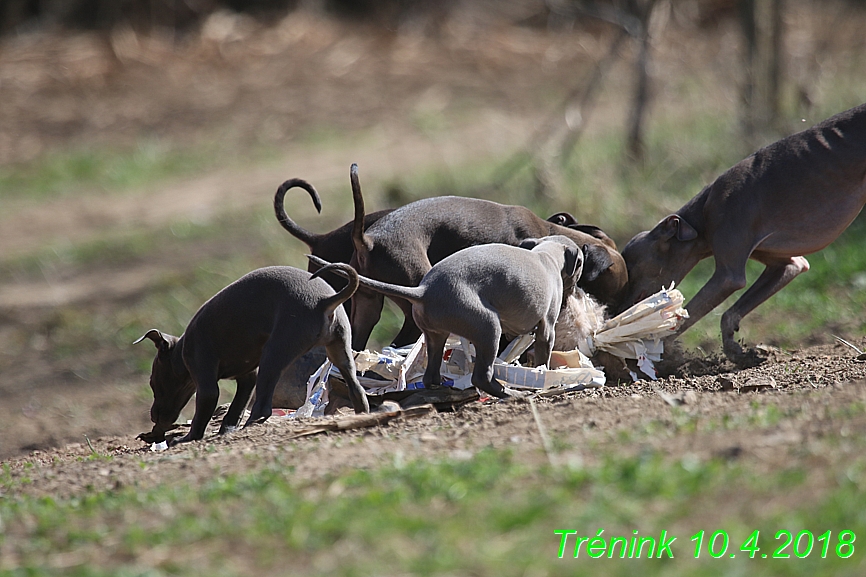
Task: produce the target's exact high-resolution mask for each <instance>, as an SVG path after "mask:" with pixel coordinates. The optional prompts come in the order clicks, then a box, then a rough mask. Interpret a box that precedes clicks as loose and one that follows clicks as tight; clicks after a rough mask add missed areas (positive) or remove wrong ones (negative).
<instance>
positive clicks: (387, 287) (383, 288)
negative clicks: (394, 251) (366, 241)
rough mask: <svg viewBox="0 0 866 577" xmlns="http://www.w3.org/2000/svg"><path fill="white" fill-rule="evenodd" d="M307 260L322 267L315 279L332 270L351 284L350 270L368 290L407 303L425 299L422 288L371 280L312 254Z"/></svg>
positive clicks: (350, 268)
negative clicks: (320, 274)
mask: <svg viewBox="0 0 866 577" xmlns="http://www.w3.org/2000/svg"><path fill="white" fill-rule="evenodd" d="M307 258H308V259H310V260H311V261H312V262H314V263H315V264H317V265H320V266H321V267H322V268H320V269H319V270H317V271H316V273H315V274H314V275H313V276H314V277H315V276H318V275H319V273H321V272H322V271H325V270H332V271H334V272H335V273H337V274H340V275H342V276H344V277H346V278H348V279H350V284H351V276H349V273H348V272H347V271H346V269H349V270H350V271H352V273H354V275H355V277H356V278H357V279H358V282H359V284H360V285H361V286H363V287H365V288H368V289H371V290H374V291H376V292H378V293H382V294H383V295H385V296H389V297H397V298H401V299H406V300H407V301H409V302H412V303H415V302H418V301H420V300H421V299H422V298H424V289H423V288H422V287H411V286H400V285H396V284H390V283H386V282H381V281H377V280H373V279H371V278H367V277H365V276H362V275H359V274H358V273H357V272H356V271H355V269H353V268H352V267H350V266H349V265H342V266H338V265H339V263H337V264H331V263H329V262H328V261H326V260H324V259H321V258H319V257H317V256H315V255H312V254H308V255H307ZM344 267H345V268H344ZM343 290H345V289H343ZM341 292H342V291H341ZM353 292H354V291H353Z"/></svg>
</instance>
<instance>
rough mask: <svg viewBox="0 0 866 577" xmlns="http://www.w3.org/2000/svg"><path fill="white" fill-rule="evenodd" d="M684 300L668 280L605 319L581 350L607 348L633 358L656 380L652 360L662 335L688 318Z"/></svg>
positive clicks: (661, 348)
mask: <svg viewBox="0 0 866 577" xmlns="http://www.w3.org/2000/svg"><path fill="white" fill-rule="evenodd" d="M683 302H684V298H683V294H682V293H681V292H680V291H679V290H677V289H675V288H674V285H673V283H671V286H670V287H669V288H662V290H660V291H659V292H657V293H655V294H654V295H652V296H650V297H647V298H645V299H644V300H642V301H641V302H639V303H637V304H635V305H634V306H632V307H631V308H629V309H627V310H625V311H623V312H621V313H620V314H618V315H616V316H615V317H613V318H611V319H609V320H607V321H606V322H605V323H604V325H603V326H602V327H601V329H599V330H598V331H596V332H595V334H594V335H593V336H592V339H590V342H587V343H585V346H581V347H580V350H581V352H583V353H584V354H585V355H587V356H590V357H591V356H593V355H594V354H595V353H596V352H597V351H606V352H608V353H610V354H612V355H615V356H617V357H621V358H624V359H636V360H637V365H638V367H639V368H640V370H641V371H642V372H643V373H644V374H646V375H647V376H648V377H650V378H651V379H653V380H655V379H656V377H657V374H656V370H655V366H654V365H653V363H654V362H658V361H660V360H661V358H662V353H664V350H665V347H664V342H663V340H662V339H664V338H666V337H669V336H671V335H672V334H673V333H674V332H676V330H677V329H678V328H679V327H680V325H682V323H683V321H684V320H685V319H687V318H689V313H688V311H687V310H686V309H684V308H683ZM636 377H637V375H634V374H632V378H633V379H634V380H638V379H637V378H636Z"/></svg>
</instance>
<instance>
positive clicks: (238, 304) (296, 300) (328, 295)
mask: <svg viewBox="0 0 866 577" xmlns="http://www.w3.org/2000/svg"><path fill="white" fill-rule="evenodd" d="M334 268H335V269H338V270H341V271H342V272H343V273H344V274H345V275H346V276H347V277H348V278H349V284H348V285H347V286H345V287H344V288H343V289H342V290H341V291H340V292H338V293H335V292H334V290H333V289H332V288H331V287H330V286H328V284H327V283H325V281H323V280H321V279H318V278H313V276H312V275H310V273H308V272H306V271H302V270H300V269H297V268H294V267H289V266H273V267H267V268H261V269H258V270H255V271H253V272H251V273H249V274H247V275H245V276H243V277H241V278H240V279H238V280H237V281H235V282H233V283H232V284H230V285H229V286H227V287H226V288H224V289H223V290H221V291H220V292H218V293H217V294H216V295H214V296H213V297H212V298H211V299H210V300H208V301H207V302H206V303H205V304H203V305H202V307H201V308H200V309H199V310H198V312H197V313H196V314H195V315H194V316H193V317H192V320H191V321H190V322H189V325H188V326H187V328H186V331H184V333H183V335H181V336H180V337H174V336H171V335H166V334H163V333H161V332H160V331H158V330H156V329H151V330H150V331H148V332H147V334H145V335H144V336H143V337H141V338H140V339H138V340H137V341H135V343H134V344H137V343H140V342H141V341H143V340H144V339H150V340H151V341H153V343H154V344H155V345H156V349H157V353H156V358H155V359H154V360H153V369H152V371H151V375H150V387H151V389H153V406H152V407H151V409H150V418H151V420H152V421H153V422H154V426H153V430H152V431H151V432H150V433H142V435H140V436H139V437H140V438H141V439H142V440H144V441H147V442H154V441H156V442H158V441H161V440H163V438H164V435H165V432H166V431H168V430H170V429H171V428H172V426H173V424H174V422H175V420H176V419H177V417H178V415H179V414H180V411H181V409H183V407H184V405H186V403H187V402H188V401H189V399H190V397H192V394H193V393H195V394H196V399H195V416H193V419H192V425H191V427H190V430H189V433H188V434H187V435H186V436H184V437H183V438H181V439H178V440H174V441H173V443H172V444H176V443H184V442H187V441H195V440H198V439H201V438H202V437H203V436H204V432H205V428H206V427H207V423H208V421H210V418H211V417H212V416H213V414H214V410H215V409H216V406H217V402H218V401H219V386H218V385H217V382H218V381H219V380H220V379H235V380H236V381H237V384H238V388H237V393H236V394H235V398H234V400H233V401H232V403H231V405H230V406H229V409H228V413H226V416H225V417H224V418H223V422H222V426H221V427H220V431H219V432H220V434H222V433H225V432H226V431H228V430H231V429H232V428H234V427H235V426H237V424H238V421H239V420H240V417H241V415H242V413H243V410H244V408H245V407H246V405H247V402H248V401H249V398H250V395H251V394H252V392H253V388H255V391H256V400H255V403H253V408H252V411H251V413H250V417H249V419H247V422H246V425H249V424H251V423H257V422H262V421H264V420H266V419H267V418H268V417H270V416H271V400H272V398H273V395H274V387H276V385H277V381H278V380H279V378H280V375H281V374H282V373H283V371H285V369H286V368H287V367H288V366H289V365H291V364H292V363H293V362H294V361H295V360H296V359H298V358H299V357H300V356H301V355H303V354H304V353H306V352H307V351H309V350H310V349H311V348H313V347H315V346H324V347H325V349H326V351H327V354H328V358H329V359H330V360H331V361H332V362H333V363H334V365H335V366H336V367H337V368H338V369H339V370H340V373H341V374H342V375H343V378H344V379H345V381H346V383H349V396H350V398H351V401H352V405H353V407H354V409H355V412H356V413H365V412H369V410H370V406H369V404H368V401H367V397H366V395H365V393H364V389H363V388H362V387H361V385H360V384H359V383H358V379H357V377H356V375H355V362H354V357H353V356H352V351H351V349H350V348H349V341H350V339H351V330H350V328H349V319H348V317H347V316H346V312H345V311H344V310H343V307H342V306H341V305H342V304H343V302H345V301H346V299H348V298H349V297H351V296H352V293H354V292H355V290H356V289H357V288H358V275H357V273H356V272H355V271H354V269H352V268H351V267H350V266H348V265H346V264H336V265H334ZM257 369H258V370H257Z"/></svg>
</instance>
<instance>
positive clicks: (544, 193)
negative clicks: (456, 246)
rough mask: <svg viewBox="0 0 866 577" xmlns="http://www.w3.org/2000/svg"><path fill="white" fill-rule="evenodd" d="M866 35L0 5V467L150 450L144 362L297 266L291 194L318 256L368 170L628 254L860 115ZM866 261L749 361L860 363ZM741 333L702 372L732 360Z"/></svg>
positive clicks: (190, 7)
mask: <svg viewBox="0 0 866 577" xmlns="http://www.w3.org/2000/svg"><path fill="white" fill-rule="evenodd" d="M864 29H866V2H863V1H854V0H609V1H596V2H583V1H577V0H546V1H545V0H498V1H494V0H474V1H473V0H443V1H432V0H414V1H413V0H384V1H375V2H374V1H372V0H354V1H353V0H297V1H287V0H282V1H278V0H251V1H247V2H242V1H239V0H232V1H228V0H226V1H220V0H122V1H118V0H2V1H0V458H4V457H8V456H10V455H13V454H15V453H16V452H18V451H21V450H28V449H36V448H40V447H44V446H49V445H53V444H59V443H64V442H68V441H70V440H77V441H80V440H81V436H82V435H83V434H89V435H98V434H124V435H130V434H135V433H137V432H139V431H143V430H147V429H149V421H148V417H147V409H148V407H149V405H150V402H151V400H152V395H151V392H150V389H149V387H148V385H147V379H148V375H149V372H150V361H151V359H152V357H153V348H152V346H150V345H149V343H145V344H141V345H138V346H136V347H132V346H131V343H132V341H134V340H135V339H136V338H138V337H139V336H141V334H143V333H144V332H145V331H146V330H147V329H149V328H154V327H155V328H159V329H161V330H163V331H166V332H169V333H172V334H180V333H181V332H182V331H183V329H184V327H185V326H186V324H187V322H188V321H189V319H190V317H191V316H192V314H193V313H194V312H195V311H196V310H197V308H198V307H199V306H200V305H201V304H202V303H203V302H204V301H205V300H206V299H207V298H209V297H210V296H211V295H213V294H214V293H215V292H216V291H217V290H219V289H220V288H222V287H223V286H225V285H226V284H228V283H229V282H231V281H233V280H235V279H236V278H238V277H239V276H241V275H242V274H244V273H246V272H248V271H249V270H252V269H254V268H256V267H259V266H264V265H272V264H288V265H294V266H298V267H301V268H305V267H306V261H305V259H304V256H303V255H304V254H305V252H306V246H305V245H303V244H302V243H300V242H299V241H297V240H296V239H294V238H292V237H290V236H289V235H288V234H286V233H285V232H284V231H283V230H282V229H281V228H280V227H279V225H278V224H277V222H276V220H275V219H274V217H273V213H272V208H271V203H272V199H273V193H274V191H275V190H276V188H277V186H278V185H279V184H280V183H281V182H283V181H284V180H285V179H287V178H291V177H301V178H305V179H307V180H309V181H311V182H312V183H313V184H314V185H315V186H316V187H317V188H318V189H319V192H320V193H321V194H322V197H323V204H324V208H323V210H322V214H321V215H317V214H316V212H315V209H314V208H313V207H312V205H311V203H310V202H309V199H308V198H307V197H306V196H305V195H304V194H303V193H300V194H296V195H295V194H294V193H290V195H289V197H288V198H287V202H286V206H287V210H288V212H289V214H290V215H291V216H292V217H293V218H294V219H295V220H297V221H298V222H299V223H300V224H301V225H303V226H305V227H306V228H309V229H311V230H315V231H326V230H331V229H333V228H335V227H337V226H339V225H341V224H343V223H344V222H346V221H347V220H348V219H349V218H350V216H351V196H350V189H349V186H348V184H349V183H348V170H349V165H350V164H351V163H352V162H357V163H358V164H359V166H360V174H361V183H362V186H363V188H364V193H365V197H366V200H367V207H368V210H369V211H372V210H376V209H378V208H384V207H388V206H399V205H402V204H405V203H406V202H410V201H412V200H415V199H418V198H423V197H428V196H433V195H441V194H458V195H467V196H478V197H483V198H489V199H492V200H496V201H499V202H504V203H513V204H523V205H526V206H528V207H530V208H532V209H533V210H534V211H535V212H536V213H538V214H539V215H540V216H542V217H546V216H548V215H549V214H552V213H554V212H558V211H569V212H572V213H573V214H574V215H575V216H577V218H578V219H579V220H580V221H581V222H585V223H591V224H596V225H598V226H601V227H602V228H603V229H604V230H605V231H607V232H608V233H609V234H610V235H611V236H612V237H613V238H615V239H616V241H617V242H618V243H619V245H620V247H622V246H623V245H624V244H625V242H626V241H627V240H628V239H629V238H630V237H631V236H632V235H633V234H634V233H636V232H638V231H640V230H643V229H646V228H648V227H651V226H652V225H653V224H655V223H656V222H657V221H658V220H659V219H661V218H662V217H664V216H665V215H666V214H668V213H670V212H672V211H675V210H676V209H677V208H678V207H679V206H681V205H682V204H683V203H684V202H685V201H686V200H688V199H689V198H691V197H692V196H693V195H694V194H696V193H697V192H699V191H700V189H701V188H702V187H703V186H704V185H706V184H708V183H709V182H711V181H712V180H713V179H714V178H715V177H716V176H718V174H720V173H721V172H723V171H724V170H725V169H727V168H728V167H729V166H731V165H733V164H734V163H736V162H737V161H739V160H740V159H741V158H743V157H744V156H746V155H748V154H749V153H751V152H752V151H754V150H755V149H756V148H758V147H760V146H762V145H764V144H767V143H769V142H772V141H774V140H776V139H778V138H780V137H782V136H784V135H787V134H790V133H792V132H795V131H797V130H801V129H803V128H806V127H808V126H811V125H812V124H814V123H816V122H818V121H820V120H823V119H824V118H826V117H828V116H830V115H832V114H835V113H837V112H840V111H842V110H845V109H847V108H850V107H852V106H855V105H858V104H861V103H862V102H864V101H866V72H864V71H866V50H864V49H866V35H864V34H863V30H864ZM864 239H866V225H864V224H863V217H861V218H859V219H858V221H856V222H855V223H854V225H852V227H851V228H850V229H849V231H848V232H846V233H845V235H844V236H843V237H842V238H841V239H840V240H839V241H837V242H836V243H835V244H833V245H831V247H829V248H828V249H826V250H825V251H822V252H821V253H818V254H817V255H814V256H813V257H810V261H811V262H812V266H813V268H812V270H811V271H810V272H809V274H807V275H803V277H800V278H798V279H797V280H796V281H795V282H794V283H793V284H792V285H791V286H790V287H788V288H787V289H786V290H785V291H782V293H781V294H779V295H777V296H776V297H774V298H773V299H772V300H771V301H769V302H768V303H766V304H764V305H763V306H762V307H761V308H759V309H758V311H756V312H755V313H753V314H752V315H750V316H749V317H748V318H747V319H746V321H745V322H744V323H743V327H742V329H743V330H742V337H743V338H744V339H745V340H746V341H747V342H750V343H756V342H765V343H769V344H774V345H777V346H782V347H789V348H793V347H802V346H807V345H810V344H815V343H822V342H830V341H831V340H832V335H834V334H837V335H839V336H842V337H846V338H856V337H859V336H862V334H863V331H864V330H866V314H864V313H866V256H863V254H862V253H863V252H864V251H863V250H862V247H863V246H864V242H863V241H864ZM711 270H712V263H711V262H707V263H703V265H702V266H701V267H699V269H697V270H696V271H695V272H694V273H693V274H692V275H690V277H689V278H688V279H686V282H685V283H684V284H683V286H682V287H681V288H682V290H683V293H684V294H685V296H686V298H687V299H688V298H689V297H690V296H692V295H694V293H695V292H696V290H697V288H698V287H699V286H700V285H701V284H702V282H703V280H705V279H706V278H707V277H708V275H709V272H710V271H711ZM759 270H760V269H759V267H754V268H752V269H750V275H752V278H754V276H755V275H756V274H757V272H758V271H759ZM722 310H723V309H721V308H720V309H719V310H718V311H717V314H715V315H711V316H710V317H708V318H707V319H705V320H704V321H702V322H701V323H699V324H698V325H697V326H696V327H695V328H693V329H692V330H690V331H689V332H688V333H687V334H686V338H685V341H686V344H687V346H689V347H692V348H694V349H695V350H697V351H698V354H704V353H711V352H714V351H717V350H718V349H719V330H718V321H719V314H720V313H721V311H722ZM399 323H400V319H399V313H397V312H396V309H394V308H389V309H388V310H387V311H386V314H385V318H384V319H383V322H382V323H381V326H380V327H379V328H378V329H377V332H376V333H375V334H374V342H372V343H371V346H372V347H375V348H378V347H379V346H381V345H382V344H386V343H387V342H389V339H390V338H391V337H392V336H393V335H394V334H395V333H396V330H397V327H398V326H399ZM233 386H234V385H233V384H227V385H226V391H227V393H229V394H230V392H231V391H232V390H233Z"/></svg>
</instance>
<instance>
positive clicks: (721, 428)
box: [5, 339, 866, 499]
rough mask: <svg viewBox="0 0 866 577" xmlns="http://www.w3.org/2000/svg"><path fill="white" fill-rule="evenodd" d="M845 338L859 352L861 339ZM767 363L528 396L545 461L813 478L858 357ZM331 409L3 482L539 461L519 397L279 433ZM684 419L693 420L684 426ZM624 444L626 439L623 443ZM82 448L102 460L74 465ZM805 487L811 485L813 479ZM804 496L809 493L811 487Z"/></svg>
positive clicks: (860, 374) (313, 474)
mask: <svg viewBox="0 0 866 577" xmlns="http://www.w3.org/2000/svg"><path fill="white" fill-rule="evenodd" d="M858 345H859V346H861V347H864V346H866V339H863V342H860V343H858ZM776 357H777V358H776V359H775V360H772V361H770V362H768V363H767V364H765V365H763V366H761V367H760V368H752V369H746V370H743V371H739V372H730V370H731V369H732V367H730V366H728V365H727V363H726V362H723V361H721V360H720V359H718V358H705V359H697V358H695V359H693V360H692V361H691V363H690V367H689V368H687V369H685V370H684V373H686V375H684V376H681V377H669V378H666V379H662V380H659V381H656V382H648V381H641V382H638V383H634V384H630V385H620V386H609V387H604V388H601V389H597V390H587V391H581V392H576V393H567V394H563V395H561V396H556V397H548V398H539V399H537V400H535V401H534V402H535V403H536V404H537V407H538V413H539V416H540V422H541V427H543V430H544V433H545V434H546V435H547V436H548V437H549V438H551V439H555V440H556V442H557V444H558V445H559V446H565V447H568V448H567V449H565V450H558V451H557V452H555V453H553V454H552V458H553V459H554V461H555V462H558V463H569V462H576V463H587V464H589V463H592V462H594V461H596V460H597V459H600V458H603V456H604V454H605V453H606V452H607V451H611V450H616V451H618V452H620V453H621V452H622V451H626V452H630V451H641V450H646V449H647V448H652V449H656V450H659V451H661V452H662V453H663V454H667V455H669V456H671V457H673V458H676V459H683V458H694V459H701V460H703V459H708V458H712V457H722V458H730V459H745V460H748V461H749V462H750V463H752V464H754V465H755V466H757V467H758V468H759V470H761V469H765V470H767V471H771V470H778V469H779V468H782V467H784V466H786V463H788V464H789V462H790V458H791V454H792V453H793V452H797V453H798V454H802V453H803V452H804V451H806V452H807V460H808V461H809V464H810V469H811V470H812V471H813V472H817V473H816V474H817V475H818V476H819V477H820V471H821V470H822V468H823V467H822V466H821V465H822V464H830V463H838V462H840V461H844V459H845V458H846V457H847V456H849V454H848V452H846V451H848V450H847V449H846V448H845V446H844V444H843V445H842V446H841V447H838V446H837V447H836V448H835V449H834V450H833V451H828V450H826V447H825V442H826V440H827V439H828V438H831V437H835V436H837V435H840V434H841V436H842V437H843V438H846V437H851V438H852V439H853V438H862V436H863V435H864V434H866V413H864V412H863V410H862V407H863V404H864V403H866V361H863V360H857V359H856V358H855V355H854V354H853V352H852V351H851V349H849V348H847V347H843V346H842V345H838V346H823V347H814V348H810V349H807V350H803V351H797V352H794V353H791V354H788V353H776ZM696 375H700V376H696ZM852 407H853V409H852ZM857 407H860V408H859V409H857ZM852 410H853V411H854V412H853V413H851V411H852ZM342 411H344V409H341V414H339V415H337V416H333V417H321V418H317V419H315V418H314V419H300V420H294V419H288V418H286V417H272V418H271V419H269V420H268V421H267V422H265V423H264V424H261V425H256V426H252V427H250V428H247V429H241V430H239V431H236V432H234V433H231V434H229V435H226V436H222V437H218V436H216V434H215V433H216V427H217V422H216V421H214V423H212V426H211V427H210V428H209V430H208V433H207V435H206V437H205V439H204V440H202V441H197V442H194V443H189V444H185V445H179V446H176V447H172V448H170V449H168V450H167V451H164V452H153V451H151V449H150V447H149V446H148V445H146V444H145V443H143V442H141V441H137V440H136V439H135V434H136V433H137V432H138V431H137V430H131V431H129V433H128V434H124V435H118V436H112V437H103V438H98V439H91V440H89V444H88V442H75V443H71V444H68V445H66V446H64V447H61V448H51V449H43V450H38V451H33V452H31V453H30V454H29V455H27V456H23V457H15V458H12V459H8V460H7V461H5V463H6V464H7V465H9V467H10V473H11V476H12V479H13V480H14V479H18V480H20V479H24V478H27V479H29V481H30V482H29V483H26V484H15V487H16V488H15V489H14V490H15V491H16V492H21V493H24V494H31V495H54V496H67V495H75V494H78V493H80V492H82V491H90V490H102V489H111V488H118V487H122V486H136V487H141V488H145V487H151V486H154V485H156V484H159V483H161V482H164V481H165V480H166V479H171V480H172V481H174V482H182V481H187V482H190V483H193V484H197V483H199V482H202V481H205V480H207V479H210V478H212V477H213V476H214V475H217V474H218V475H227V474H232V473H243V472H247V471H249V470H251V469H252V468H255V467H260V466H265V465H267V463H270V462H273V461H275V460H279V461H280V462H282V463H284V464H285V463H287V462H291V463H292V465H293V466H294V467H295V470H294V475H295V476H296V477H297V478H298V479H300V480H313V481H315V480H316V479H319V478H322V477H324V476H326V475H329V474H334V473H337V472H339V471H341V470H346V469H347V468H355V467H374V466H376V465H379V464H385V463H393V462H394V460H395V459H416V458H442V457H451V458H458V459H459V458H468V457H469V456H471V455H472V454H474V452H477V451H479V450H481V449H483V448H485V447H496V448H503V447H509V448H511V449H512V450H513V451H514V453H515V455H516V457H517V458H519V459H522V460H527V461H528V462H539V461H540V460H544V459H545V458H546V457H545V451H544V440H543V438H542V434H541V431H540V428H539V425H538V422H536V420H535V419H534V418H533V415H532V412H531V407H530V405H529V403H528V402H527V401H526V400H512V401H492V400H485V401H474V402H470V403H468V404H466V405H464V406H462V407H461V408H459V409H458V410H456V411H449V412H440V413H433V414H430V415H428V416H424V417H420V418H415V419H411V420H395V421H391V422H390V423H389V424H387V425H384V426H377V427H372V428H364V429H358V430H351V431H342V432H329V433H323V434H320V435H315V436H308V437H302V438H298V439H291V436H292V435H293V434H294V433H296V432H298V431H299V430H301V429H303V428H306V427H309V426H311V425H315V424H318V423H322V422H325V421H332V420H335V419H345V418H346V417H347V416H348V415H347V414H346V413H342ZM774 415H777V417H775V416H774ZM843 416H844V418H843ZM686 422H691V423H692V425H693V426H692V427H691V428H689V427H684V424H685V423H686ZM723 423H729V424H727V425H725V424H723ZM840 423H842V425H841V427H842V428H841V431H840ZM148 429H149V427H148ZM631 438H634V439H635V440H636V441H637V442H625V441H624V439H631ZM94 452H95V453H96V454H98V455H101V456H111V457H112V458H111V459H109V460H107V459H83V458H84V457H88V456H90V455H91V454H93V453H94ZM25 465H27V466H25ZM30 465H35V466H30ZM813 482H814V484H815V487H820V485H821V482H820V479H815V480H814V481H813ZM810 486H811V485H810ZM815 490H816V491H818V492H814V493H812V494H811V495H810V498H811V499H815V498H817V495H819V493H820V492H819V490H818V489H817V488H816V489H815Z"/></svg>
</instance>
